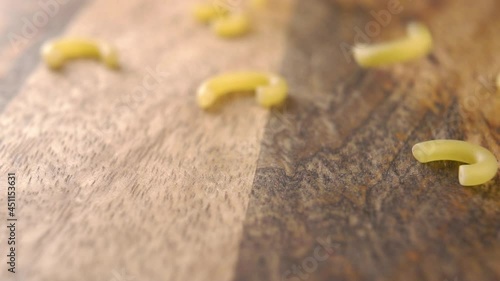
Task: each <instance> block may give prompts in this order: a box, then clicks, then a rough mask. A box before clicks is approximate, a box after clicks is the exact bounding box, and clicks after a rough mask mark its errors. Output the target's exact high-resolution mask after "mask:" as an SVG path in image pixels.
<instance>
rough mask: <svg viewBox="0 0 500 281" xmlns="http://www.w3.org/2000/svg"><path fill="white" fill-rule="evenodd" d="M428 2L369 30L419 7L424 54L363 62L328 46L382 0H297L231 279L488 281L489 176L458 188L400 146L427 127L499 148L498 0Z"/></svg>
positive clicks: (496, 255)
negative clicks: (425, 35) (283, 93)
mask: <svg viewBox="0 0 500 281" xmlns="http://www.w3.org/2000/svg"><path fill="white" fill-rule="evenodd" d="M373 2H376V1H373ZM407 2H408V1H407ZM435 2H440V5H423V6H422V7H421V8H420V9H416V8H415V7H406V8H405V10H403V12H402V13H401V14H399V15H397V16H396V15H393V17H392V19H391V22H390V25H388V26H387V27H386V28H382V29H381V32H380V35H379V36H376V37H372V38H370V39H371V41H372V42H375V41H379V40H390V38H394V37H397V36H401V35H402V34H403V32H404V27H405V23H406V22H408V20H415V19H417V20H420V21H423V22H425V23H426V24H427V25H429V27H430V28H431V30H432V33H433V34H434V38H435V49H434V51H433V53H432V54H431V55H429V56H428V57H427V58H425V59H422V60H418V61H415V62H411V63H406V64H401V65H397V66H393V67H386V68H382V69H371V70H362V69H360V68H358V67H357V66H356V65H355V64H354V63H348V59H346V57H344V56H343V54H342V52H341V49H340V46H341V43H342V42H346V43H349V44H352V42H353V41H354V36H355V34H356V32H355V28H356V27H360V28H362V29H363V28H364V27H365V26H366V24H368V23H369V22H370V21H372V20H373V18H372V17H371V15H370V13H369V12H370V8H373V7H376V8H375V9H376V10H375V11H378V9H380V8H384V6H383V5H376V6H368V7H369V8H368V9H363V8H359V7H358V8H357V9H353V10H346V9H343V7H340V6H338V5H336V4H335V3H334V1H322V2H320V1H316V2H315V3H314V4H312V3H311V2H304V1H303V2H301V3H300V4H299V5H298V7H297V8H296V14H295V15H294V17H293V18H294V21H293V22H292V24H291V27H290V28H291V31H290V34H289V38H290V39H289V42H288V43H287V45H288V46H289V48H288V51H287V57H286V58H285V63H284V65H283V72H284V75H285V76H286V77H287V78H288V79H289V81H291V83H292V85H291V88H292V89H293V90H292V98H291V100H290V102H289V104H288V106H287V107H286V110H285V111H284V113H282V114H277V115H276V114H272V115H271V117H270V121H269V125H268V127H267V129H266V133H265V136H264V140H263V145H262V148H261V153H260V157H259V165H258V166H259V168H258V170H257V173H256V178H255V181H254V187H253V189H252V193H251V195H252V198H251V200H250V203H249V207H248V213H247V220H246V221H245V231H244V237H243V239H242V245H241V250H240V258H239V262H238V267H237V274H236V277H235V280H293V281H298V280H310V281H312V280H325V281H326V280H353V281H354V280H443V281H444V280H460V281H462V280H464V281H465V280H470V281H473V280H491V281H493V280H500V220H499V217H500V183H499V178H498V176H497V177H496V178H495V179H494V180H493V181H491V182H490V183H488V184H486V185H483V186H479V187H476V188H464V187H461V186H460V185H459V184H458V179H457V168H458V164H454V163H449V162H440V163H432V164H428V165H422V164H419V163H417V162H416V161H415V160H414V159H413V157H412V155H411V147H412V145H413V144H415V143H417V142H420V141H424V140H429V139H438V138H452V139H463V140H469V141H472V142H474V143H478V144H481V145H484V146H485V147H488V148H489V149H491V150H492V151H493V152H494V153H495V154H496V155H499V152H500V151H499V150H500V146H499V136H500V134H499V132H500V131H499V130H500V114H498V110H499V108H500V96H499V94H498V92H497V90H496V89H495V87H494V86H493V84H492V82H493V81H494V80H493V79H492V78H493V77H494V76H496V74H497V73H499V72H500V57H499V56H498V50H499V49H500V39H499V37H498V36H497V35H496V34H495V32H494V30H498V28H499V27H500V20H499V19H498V16H497V12H498V11H500V6H499V4H498V2H496V1H486V0H485V1H476V2H475V3H474V5H470V2H467V1H453V3H452V2H451V1H447V2H444V1H435ZM380 3H386V2H385V1H379V3H378V4H380ZM435 4H437V3H435ZM407 5H411V4H407ZM299 66H300V67H299Z"/></svg>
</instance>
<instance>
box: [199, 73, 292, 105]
mask: <svg viewBox="0 0 500 281" xmlns="http://www.w3.org/2000/svg"><path fill="white" fill-rule="evenodd" d="M246 91H256V99H257V102H258V103H259V104H261V105H262V106H264V107H271V106H275V105H279V104H281V103H283V102H284V100H285V99H286V97H287V95H288V85H287V83H286V81H285V80H284V79H283V78H282V77H280V76H278V75H275V74H268V73H260V72H237V73H228V74H222V75H219V76H216V77H213V78H210V79H208V80H207V81H205V82H204V83H203V84H202V85H201V86H200V87H199V88H198V92H197V101H198V105H199V106H200V107H201V108H208V107H210V106H212V105H213V104H215V102H216V101H217V99H218V98H220V97H222V96H224V95H227V94H229V93H234V92H246Z"/></svg>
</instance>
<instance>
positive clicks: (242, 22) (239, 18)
mask: <svg viewBox="0 0 500 281" xmlns="http://www.w3.org/2000/svg"><path fill="white" fill-rule="evenodd" d="M212 28H213V29H214V31H215V33H216V34H217V35H219V36H221V37H227V38H229V37H237V36H240V35H243V34H245V33H247V32H248V31H249V30H250V19H249V17H248V16H247V15H245V14H231V15H228V16H226V17H222V18H219V19H217V20H216V21H215V22H214V24H213V26H212Z"/></svg>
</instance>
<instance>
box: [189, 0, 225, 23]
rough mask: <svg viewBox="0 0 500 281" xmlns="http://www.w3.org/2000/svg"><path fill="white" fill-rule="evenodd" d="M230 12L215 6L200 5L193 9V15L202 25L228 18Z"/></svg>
mask: <svg viewBox="0 0 500 281" xmlns="http://www.w3.org/2000/svg"><path fill="white" fill-rule="evenodd" d="M228 13H229V11H228V10H227V9H226V8H224V7H222V6H217V5H215V4H198V5H196V6H195V7H194V9H193V15H194V17H195V19H196V20H198V21H199V22H201V23H210V22H211V21H213V20H215V19H217V18H219V17H222V16H226V15H227V14H228Z"/></svg>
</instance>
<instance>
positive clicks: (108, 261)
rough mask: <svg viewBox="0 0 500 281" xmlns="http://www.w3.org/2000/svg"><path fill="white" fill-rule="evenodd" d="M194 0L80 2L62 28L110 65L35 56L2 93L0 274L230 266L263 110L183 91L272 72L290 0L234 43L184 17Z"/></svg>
mask: <svg viewBox="0 0 500 281" xmlns="http://www.w3.org/2000/svg"><path fill="white" fill-rule="evenodd" d="M195 2H196V1H169V2H168V3H165V1H140V0H138V1H126V2H123V1H94V2H92V3H89V4H88V5H87V6H85V8H84V9H83V10H82V11H81V12H80V13H79V14H78V16H77V17H75V18H74V19H73V21H72V22H71V24H70V25H69V27H68V28H67V30H66V31H65V32H64V34H63V35H64V36H89V37H95V38H100V39H103V40H107V41H109V42H112V43H114V44H115V45H116V46H117V47H118V49H119V50H120V53H121V55H122V58H123V69H121V70H120V71H118V72H112V71H109V70H108V69H106V68H105V67H104V66H103V65H100V64H99V63H97V62H93V61H75V62H72V63H70V64H68V65H66V67H65V68H64V70H63V71H61V72H59V73H54V72H51V71H49V70H47V68H46V67H45V66H44V65H38V67H36V69H35V70H34V73H33V74H32V75H31V76H30V77H29V79H27V81H26V82H25V83H24V85H23V87H22V89H21V91H20V93H19V94H18V95H17V96H16V97H15V98H14V99H13V100H12V101H11V102H10V103H9V104H8V106H7V108H6V109H5V111H4V112H3V114H2V115H1V117H0V120H1V121H0V122H1V124H2V128H3V130H2V132H1V146H0V157H1V159H2V160H3V161H2V164H1V166H0V171H1V173H2V175H5V174H6V173H7V172H9V171H15V172H16V173H17V174H18V205H19V217H20V221H19V227H18V239H19V241H18V245H20V246H19V250H18V255H19V264H18V273H17V275H16V278H17V279H16V278H14V277H13V276H12V275H10V274H9V273H8V272H7V271H6V270H4V268H3V266H2V270H1V271H0V280H23V281H25V280H26V281H32V280H33V281H45V280H47V281H49V280H50V281H58V280H61V281H63V280H64V281H67V280H75V281H78V280H94V281H111V280H120V281H122V280H141V281H142V280H144V281H146V280H152V281H156V280H230V279H231V278H232V274H233V272H234V267H235V263H236V261H237V254H238V249H239V244H240V239H241V231H242V226H243V220H244V219H245V213H246V206H247V202H248V198H249V191H250V188H251V186H252V181H253V175H254V172H255V170H256V162H257V157H258V152H259V147H260V146H259V142H260V139H261V137H262V133H263V128H264V127H265V125H266V122H267V116H268V111H267V110H266V109H263V108H261V107H260V106H259V105H258V104H257V103H256V102H255V100H254V99H253V98H251V97H248V98H235V99H228V100H226V101H225V102H224V103H222V104H220V106H219V107H218V108H216V109H214V110H213V111H210V112H204V111H202V110H200V109H199V108H198V107H197V105H196V102H195V91H196V87H197V86H198V85H199V84H200V83H201V81H202V80H203V79H205V78H207V77H210V76H212V75H214V74H216V73H218V72H223V71H224V72H225V71H231V70H238V69H260V70H268V71H275V70H277V69H278V68H279V65H280V63H281V59H282V58H283V51H284V42H285V41H284V38H285V34H286V28H285V27H286V22H287V19H288V17H289V14H290V12H289V11H290V10H291V5H292V2H291V1H281V2H278V3H276V4H274V8H275V9H276V10H278V11H280V12H279V13H278V14H274V15H272V17H271V16H266V15H265V14H263V15H262V17H263V18H262V19H261V21H260V23H259V24H258V26H256V27H255V31H254V32H253V33H252V34H250V35H249V36H248V37H245V38H242V39H241V40H237V41H225V40H221V39H219V38H217V37H216V36H215V35H214V34H213V33H212V32H211V31H210V30H209V28H208V27H204V26H200V25H198V24H197V23H196V22H195V21H194V20H193V19H192V17H191V15H190V9H191V6H192V5H193V4H194V3H195ZM0 206H6V202H5V197H4V196H1V201H0ZM3 211H4V210H3V208H2V217H3V216H4V214H5V213H4V212H3ZM5 235H6V232H4V231H2V232H1V233H0V241H6V240H5V239H6V236H5ZM2 249H4V247H3V246H2ZM2 252H3V250H2ZM2 260H3V259H2ZM2 264H3V262H2Z"/></svg>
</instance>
